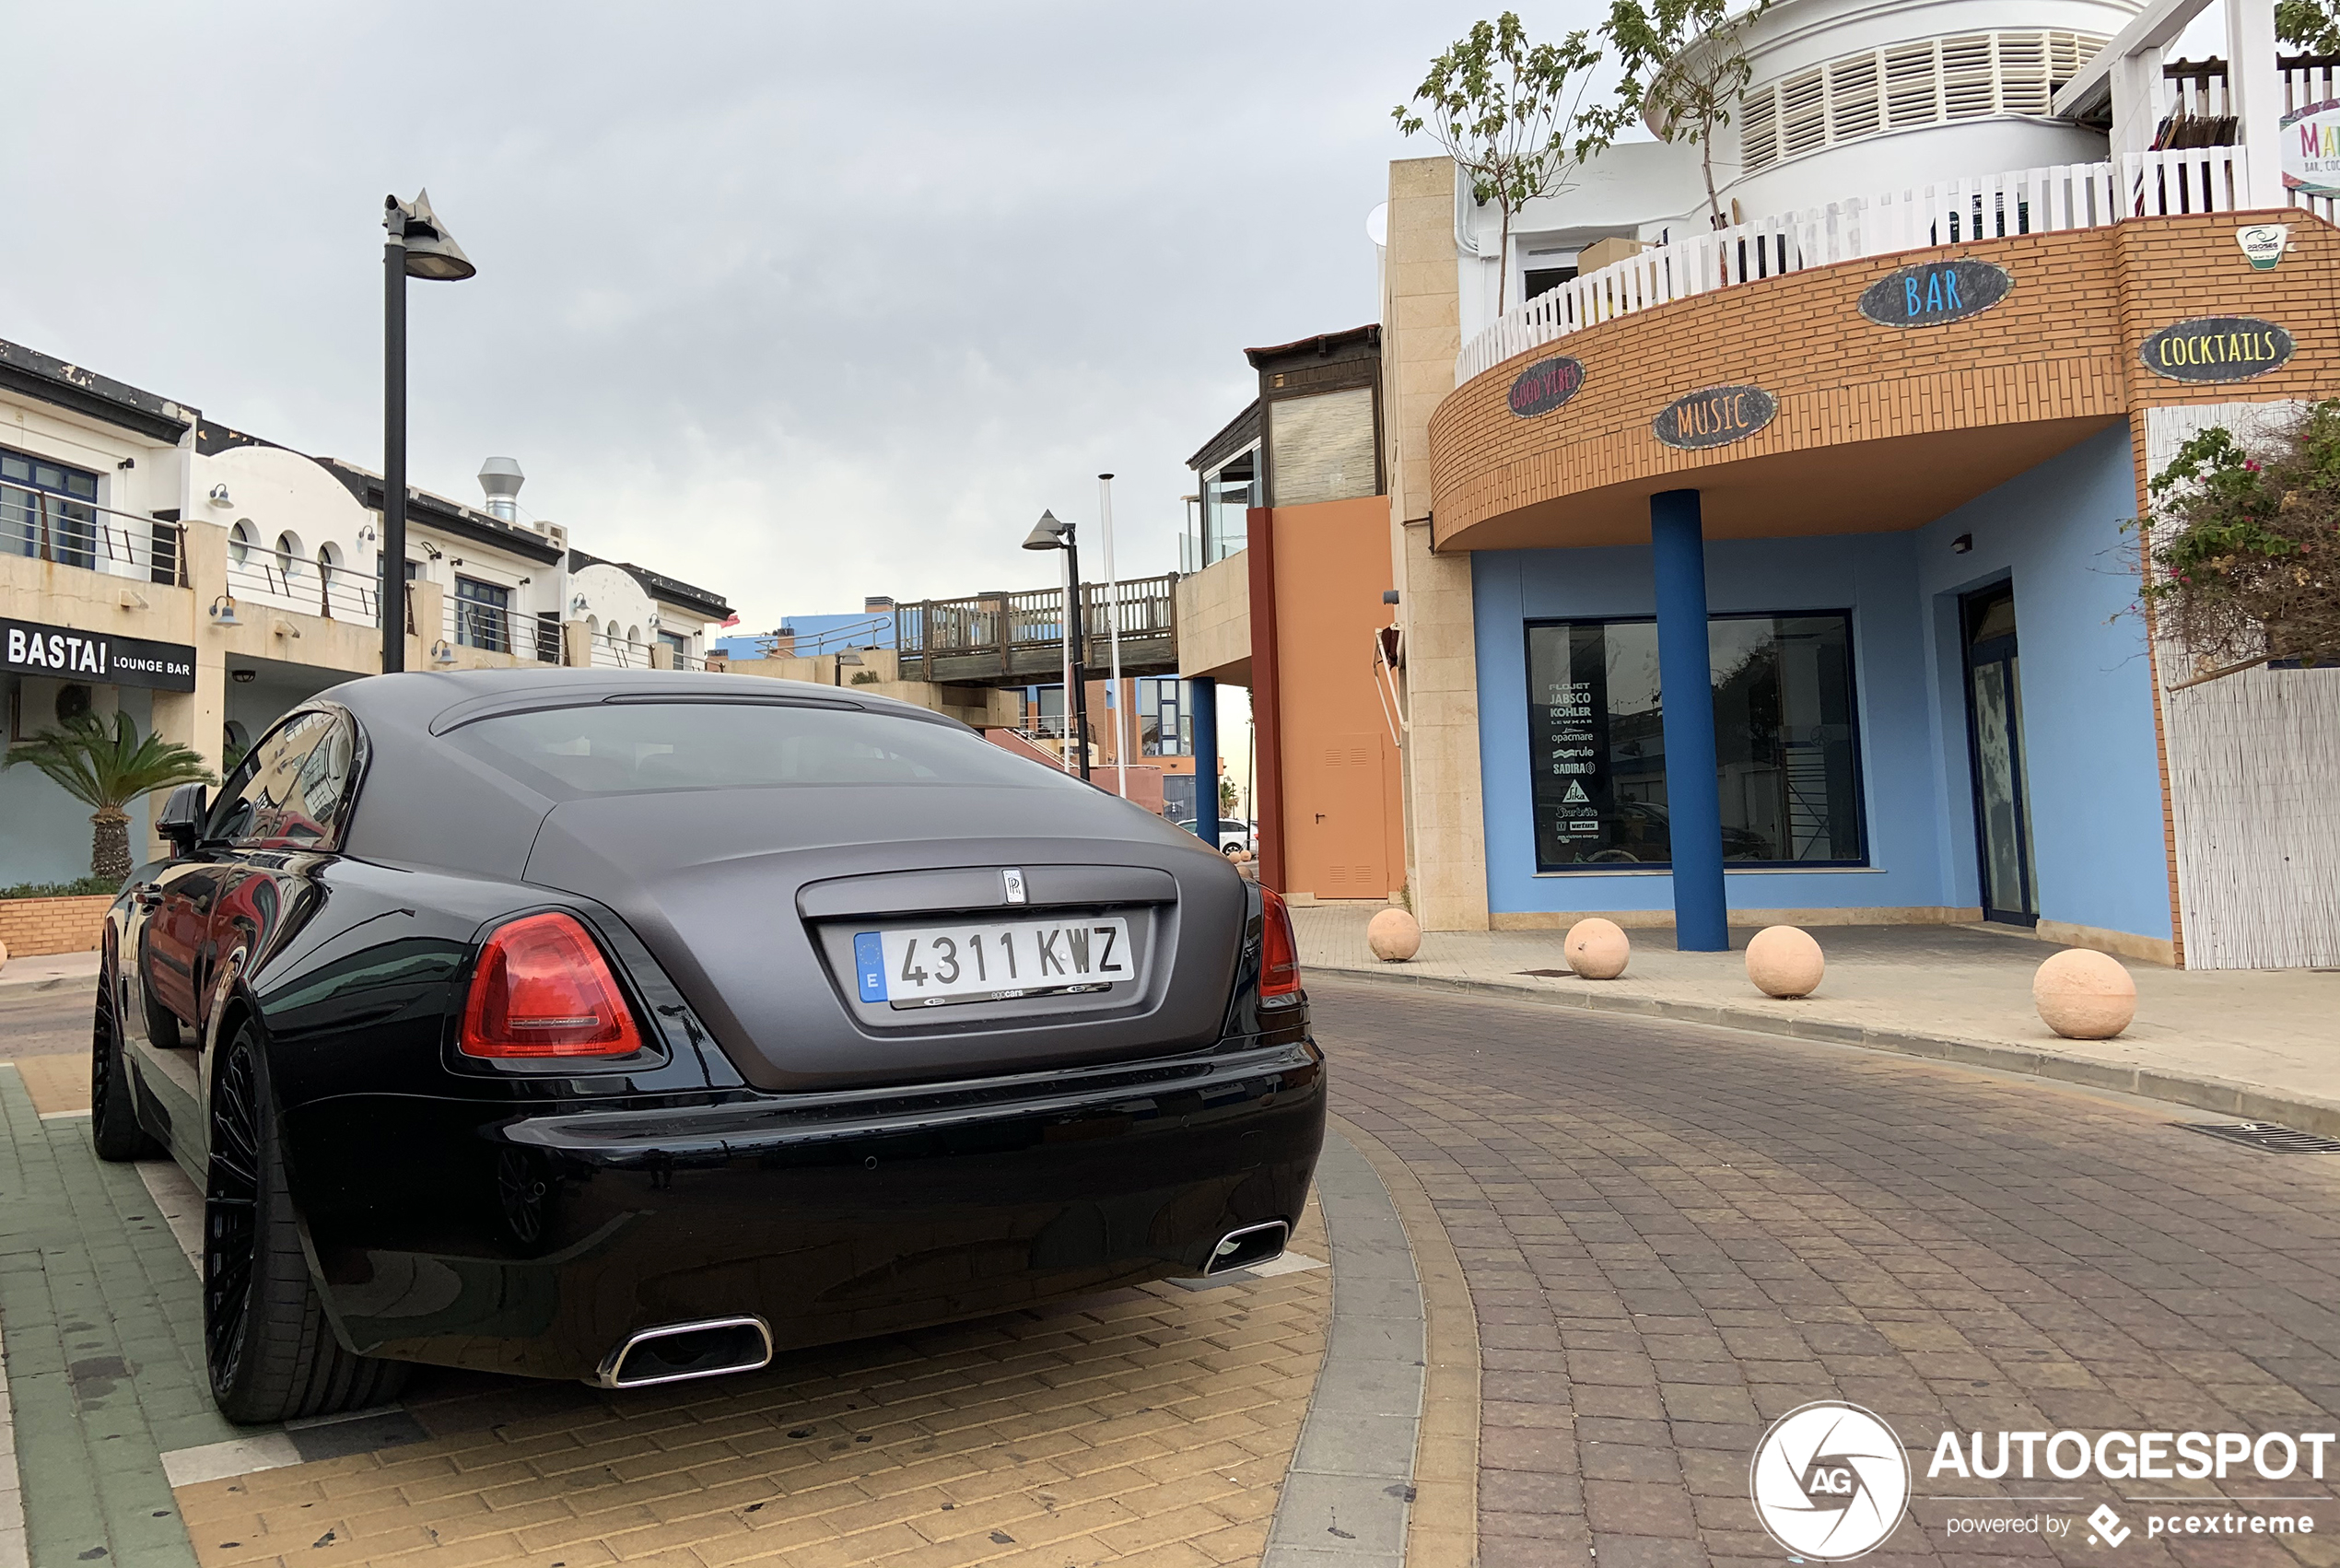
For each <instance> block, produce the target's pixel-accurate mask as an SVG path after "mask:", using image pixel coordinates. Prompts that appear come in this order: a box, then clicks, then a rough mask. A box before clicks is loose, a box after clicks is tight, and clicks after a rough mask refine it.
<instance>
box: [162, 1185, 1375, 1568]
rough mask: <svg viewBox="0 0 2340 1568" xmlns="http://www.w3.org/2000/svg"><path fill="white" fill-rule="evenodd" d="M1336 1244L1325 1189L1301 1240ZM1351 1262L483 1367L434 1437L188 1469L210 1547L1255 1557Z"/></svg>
mask: <svg viewBox="0 0 2340 1568" xmlns="http://www.w3.org/2000/svg"><path fill="white" fill-rule="evenodd" d="M1293 1246H1294V1248H1295V1250H1297V1251H1300V1252H1302V1253H1305V1254H1306V1255H1308V1256H1310V1257H1312V1258H1324V1257H1326V1256H1327V1255H1328V1254H1327V1252H1326V1243H1325V1238H1324V1232H1323V1226H1322V1221H1321V1219H1320V1218H1319V1217H1318V1216H1317V1214H1316V1211H1315V1208H1314V1206H1313V1205H1312V1206H1311V1208H1310V1211H1309V1212H1308V1214H1307V1215H1305V1217H1304V1219H1303V1221H1302V1223H1301V1226H1300V1231H1299V1235H1298V1236H1297V1237H1296V1238H1295V1240H1294V1243H1293ZM1330 1305H1331V1293H1330V1270H1324V1269H1316V1270H1307V1271H1305V1272H1300V1273H1293V1274H1286V1275H1281V1276H1279V1277H1276V1278H1273V1279H1269V1280H1266V1281H1259V1282H1257V1283H1248V1284H1243V1285H1236V1286H1232V1287H1228V1288H1223V1289H1219V1290H1212V1291H1199V1292H1189V1291H1186V1290H1182V1289H1180V1288H1178V1287H1176V1286H1174V1285H1167V1284H1158V1285H1149V1286H1145V1287H1143V1288H1141V1289H1137V1290H1129V1291H1121V1292H1117V1293H1112V1294H1110V1295H1106V1296H1098V1297H1090V1298H1086V1299H1083V1300H1080V1301H1075V1302H1071V1303H1066V1304H1062V1305H1058V1306H1055V1307H1050V1308H1044V1309H1040V1310H1037V1311H1034V1312H1027V1313H1020V1314H1015V1315H1012V1316H1004V1317H995V1318H989V1319H986V1320H985V1321H983V1322H981V1323H978V1324H973V1325H962V1326H957V1327H954V1328H942V1329H934V1330H930V1331H927V1332H924V1333H920V1334H915V1335H906V1336H899V1337H895V1338H893V1339H887V1340H871V1341H866V1342H863V1343H860V1344H855V1345H848V1346H842V1347H837V1348H833V1349H829V1350H825V1351H820V1352H810V1353H804V1354H797V1355H793V1356H788V1357H784V1358H783V1361H784V1363H786V1364H785V1365H784V1366H783V1367H781V1368H776V1369H774V1370H771V1371H767V1372H765V1373H760V1374H756V1375H752V1376H749V1377H743V1378H736V1379H730V1380H720V1379H719V1380H715V1381H712V1382H708V1383H700V1384H683V1385H678V1386H676V1387H674V1388H672V1389H667V1390H647V1391H642V1392H638V1393H633V1394H626V1395H618V1394H610V1393H603V1392H601V1391H598V1390H593V1389H589V1388H585V1387H580V1386H576V1385H567V1384H560V1385H550V1384H516V1383H509V1382H504V1381H501V1380H487V1379H480V1380H476V1381H475V1382H474V1383H473V1384H471V1385H470V1386H469V1387H466V1388H463V1389H462V1390H460V1391H456V1392H452V1393H450V1392H446V1391H444V1385H443V1384H442V1385H441V1388H442V1392H441V1393H440V1395H439V1397H437V1398H433V1397H432V1396H431V1394H430V1391H429V1390H428V1389H427V1388H425V1389H422V1390H418V1393H417V1396H416V1397H415V1398H412V1399H410V1400H409V1401H408V1404H409V1408H410V1409H411V1410H413V1411H414V1413H415V1415H416V1417H417V1418H418V1419H419V1420H420V1421H421V1422H422V1423H423V1424H424V1426H425V1428H426V1429H427V1430H428V1431H429V1432H431V1433H432V1434H433V1435H432V1438H431V1440H429V1441H427V1442H425V1443H421V1444H415V1445H407V1446H403V1447H397V1448H392V1449H386V1450H383V1451H380V1452H379V1453H374V1454H367V1455H358V1456H354V1457H347V1458H338V1459H328V1460H321V1461H318V1462H315V1463H311V1464H305V1465H296V1466H290V1467H287V1468H286V1469H275V1470H266V1471H263V1472H260V1473H258V1474H254V1475H249V1476H242V1477H237V1478H231V1479H228V1480H216V1481H206V1482H203V1483H200V1484H197V1485H193V1486H186V1487H181V1488H180V1489H178V1492H177V1499H178V1503H179V1506H180V1508H181V1512H182V1514H183V1515H184V1517H185V1519H186V1522H187V1527H188V1530H189V1533H190V1535H191V1537H192V1538H193V1543H194V1548H195V1552H196V1556H197V1557H198V1559H199V1560H200V1561H201V1562H203V1563H204V1564H205V1568H228V1565H231V1564H232V1565H236V1568H246V1565H254V1564H275V1563H284V1564H298V1565H299V1568H335V1565H338V1564H344V1563H358V1562H368V1563H412V1564H415V1568H454V1565H457V1564H472V1563H483V1564H484V1563H497V1564H501V1563H524V1564H531V1565H533V1568H587V1565H589V1564H596V1563H608V1562H629V1563H644V1564H660V1565H669V1564H671V1565H673V1568H718V1565H722V1564H731V1563H744V1562H762V1563H774V1564H783V1565H785V1568H864V1565H867V1564H883V1565H885V1568H959V1565H961V1564H970V1563H978V1562H981V1563H999V1564H1006V1565H1012V1568H1091V1565H1093V1564H1106V1563H1110V1564H1116V1565H1117V1568H1211V1565H1214V1564H1220V1563H1238V1562H1239V1563H1252V1562H1258V1560H1259V1556H1260V1553H1261V1550H1263V1549H1264V1547H1265V1545H1266V1543H1267V1539H1268V1527H1269V1520H1270V1518H1271V1517H1272V1516H1273V1515H1274V1513H1275V1507H1276V1500H1277V1497H1278V1494H1279V1492H1281V1486H1282V1482H1283V1476H1284V1470H1285V1468H1286V1466H1287V1465H1288V1464H1289V1463H1290V1461H1291V1458H1292V1452H1293V1446H1294V1445H1295V1444H1296V1443H1297V1442H1298V1439H1299V1434H1300V1425H1301V1422H1302V1419H1303V1418H1304V1417H1305V1414H1306V1413H1307V1408H1308V1397H1309V1394H1310V1392H1311V1390H1312V1389H1313V1388H1314V1387H1315V1385H1316V1370H1317V1367H1318V1365H1319V1363H1321V1362H1322V1360H1323V1357H1324V1344H1325V1330H1326V1327H1327V1324H1328V1319H1329V1313H1330Z"/></svg>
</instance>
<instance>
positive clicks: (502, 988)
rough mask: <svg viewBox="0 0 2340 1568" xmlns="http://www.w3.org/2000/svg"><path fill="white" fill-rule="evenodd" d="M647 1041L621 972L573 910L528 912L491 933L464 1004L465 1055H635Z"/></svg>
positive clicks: (463, 1050) (463, 1047)
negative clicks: (571, 913)
mask: <svg viewBox="0 0 2340 1568" xmlns="http://www.w3.org/2000/svg"><path fill="white" fill-rule="evenodd" d="M641 1048H642V1036H641V1032H640V1031H639V1030H638V1029H637V1028H636V1027H635V1026H634V1014H633V1012H631V1011H630V1010H629V1009H628V1008H627V1007H626V997H625V993H624V992H622V991H620V990H619V989H618V988H617V977H616V976H614V975H613V974H611V973H610V967H609V961H608V960H607V959H605V958H603V956H602V950H601V949H600V948H599V947H598V946H596V945H594V942H593V939H592V937H591V935H589V934H588V933H587V931H586V930H585V928H584V927H583V926H581V925H579V924H578V923H577V920H576V919H575V918H574V917H572V916H568V915H555V914H545V915H528V916H524V917H522V918H521V919H517V920H514V921H512V922H511V923H510V924H509V925H507V926H501V927H498V928H497V930H496V931H495V932H494V933H493V934H492V935H490V936H489V937H488V939H487V945H486V947H484V948H482V949H481V950H480V954H479V966H478V967H477V968H476V969H474V970H473V971H472V989H471V996H470V998H469V999H468V1000H466V1001H465V1002H464V1004H463V1036H462V1052H463V1054H464V1055H465V1056H477V1057H570V1056H631V1055H633V1054H634V1053H635V1052H636V1051H638V1050H640V1049H641Z"/></svg>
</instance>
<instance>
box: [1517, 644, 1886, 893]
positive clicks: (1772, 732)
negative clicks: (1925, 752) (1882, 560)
mask: <svg viewBox="0 0 2340 1568" xmlns="http://www.w3.org/2000/svg"><path fill="white" fill-rule="evenodd" d="M1707 646H1708V649H1709V656H1708V657H1709V672H1710V674H1711V677H1712V680H1713V683H1714V752H1715V770H1716V782H1717V784H1718V786H1719V788H1720V791H1721V795H1722V818H1723V858H1724V859H1725V860H1727V861H1730V862H1732V863H1734V864H1737V865H1749V866H1852V865H1862V864H1865V863H1866V856H1867V848H1866V841H1865V838H1864V835H1863V829H1862V813H1861V796H1860V761H1859V747H1858V735H1857V733H1856V732H1855V728H1854V685H1853V653H1852V618H1851V617H1850V616H1849V615H1846V614H1810V615H1717V616H1715V617H1714V619H1713V620H1712V621H1711V622H1710V623H1709V624H1708V632H1707ZM1527 679H1528V710H1527V711H1528V747H1529V757H1530V762H1529V768H1530V775H1531V791H1530V792H1531V797H1532V806H1533V810H1534V813H1535V828H1536V869H1537V870H1538V871H1539V872H1564V871H1610V870H1615V869H1617V868H1619V867H1620V866H1666V865H1668V864H1670V863H1671V862H1672V860H1673V848H1672V837H1671V827H1670V822H1669V817H1668V813H1667V795H1666V736H1665V730H1664V723H1663V712H1662V708H1661V705H1660V703H1659V700H1658V678H1657V625H1656V622H1655V621H1648V620H1612V621H1562V622H1539V623H1531V624H1530V625H1529V626H1528V627H1527Z"/></svg>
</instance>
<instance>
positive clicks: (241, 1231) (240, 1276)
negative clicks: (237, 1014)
mask: <svg viewBox="0 0 2340 1568" xmlns="http://www.w3.org/2000/svg"><path fill="white" fill-rule="evenodd" d="M203 1305H204V1359H205V1362H206V1363H209V1367H210V1372H211V1397H212V1399H213V1401H214V1402H215V1403H216V1404H217V1405H218V1407H219V1410H220V1413H221V1414H222V1415H225V1416H226V1417H227V1418H228V1420H229V1421H234V1422H281V1421H288V1420H292V1419H294V1418H296V1417H300V1416H318V1415H331V1414H333V1413H334V1412H336V1411H339V1410H358V1409H363V1408H365V1407H367V1406H369V1405H378V1404H380V1403H382V1402H384V1401H385V1400H388V1399H390V1398H392V1397H394V1396H395V1395H396V1394H397V1392H398V1389H399V1387H400V1386H401V1385H402V1384H404V1382H405V1380H406V1368H405V1366H404V1364H403V1363H398V1362H390V1361H380V1360H377V1359H375V1358H374V1357H371V1356H361V1355H355V1354H352V1353H351V1352H348V1351H346V1350H344V1349H343V1348H342V1346H341V1344H340V1342H339V1341H338V1340H335V1339H334V1338H333V1327H332V1325H331V1324H329V1323H328V1322H327V1321H326V1320H325V1308H324V1302H323V1301H322V1298H321V1297H320V1296H319V1295H318V1293H317V1284H316V1281H315V1280H313V1279H312V1278H310V1272H309V1260H308V1258H307V1257H306V1256H305V1255H304V1254H303V1252H302V1250H301V1246H300V1231H299V1224H298V1220H297V1219H296V1217H295V1215H294V1213H293V1206H292V1199H291V1195H290V1194H289V1193H288V1192H287V1189H286V1184H285V1161H284V1150H283V1146H282V1144H281V1142H280V1141H279V1138H278V1135H277V1127H276V1114H275V1103H274V1099H273V1097H272V1096H271V1094H270V1093H269V1087H268V1062H267V1056H266V1053H265V1052H264V1051H263V1049H262V1047H261V1045H260V1041H259V1038H258V1036H256V1035H255V1033H254V1031H253V1029H252V1024H249V1023H246V1024H240V1025H239V1026H238V1028H237V1029H236V1032H235V1034H234V1036H232V1037H231V1038H230V1039H229V1040H228V1044H227V1046H226V1047H224V1048H223V1049H222V1050H221V1052H220V1055H219V1059H218V1063H217V1065H216V1068H215V1069H214V1071H213V1073H212V1088H211V1163H210V1167H209V1170H208V1172H207V1174H206V1177H205V1183H204V1257H203Z"/></svg>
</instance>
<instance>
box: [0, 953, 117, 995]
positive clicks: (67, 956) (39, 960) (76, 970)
mask: <svg viewBox="0 0 2340 1568" xmlns="http://www.w3.org/2000/svg"><path fill="white" fill-rule="evenodd" d="M97 977H98V954H96V953H94V952H91V953H45V954H41V955H40V956H39V957H36V958H17V957H11V958H10V959H9V960H8V961H7V962H6V963H5V964H0V986H38V987H40V988H41V989H42V990H59V989H64V988H66V987H68V986H70V987H76V988H78V987H81V986H86V985H88V984H90V983H92V982H94V981H95V980H96V979H97Z"/></svg>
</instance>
